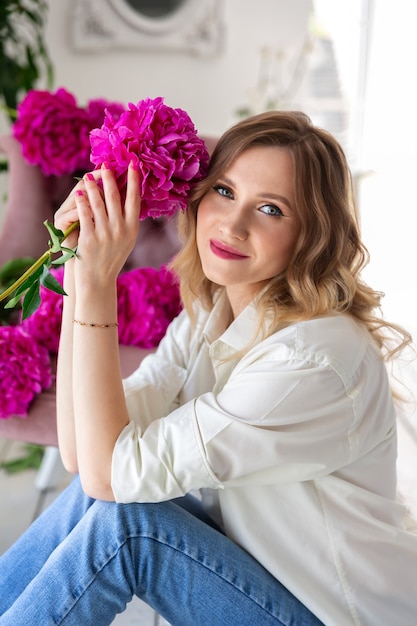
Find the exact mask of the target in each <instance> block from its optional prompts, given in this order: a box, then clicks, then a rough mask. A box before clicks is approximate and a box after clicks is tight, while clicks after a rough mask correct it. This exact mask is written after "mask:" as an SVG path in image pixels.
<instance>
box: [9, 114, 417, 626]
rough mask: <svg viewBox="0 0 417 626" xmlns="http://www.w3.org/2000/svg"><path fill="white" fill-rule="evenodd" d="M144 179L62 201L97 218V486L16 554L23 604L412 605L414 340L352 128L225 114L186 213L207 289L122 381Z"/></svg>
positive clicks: (183, 271) (351, 618)
mask: <svg viewBox="0 0 417 626" xmlns="http://www.w3.org/2000/svg"><path fill="white" fill-rule="evenodd" d="M99 178H101V179H102V185H103V192H101V191H100V187H99V185H98V184H97V179H99ZM137 187H138V172H136V171H135V170H134V169H133V168H130V170H129V180H128V192H127V199H126V202H125V205H124V206H121V201H120V196H119V193H118V190H117V188H116V184H115V181H114V178H113V176H112V173H111V171H109V170H108V169H106V168H103V169H102V171H101V172H98V173H95V174H94V175H93V174H88V175H86V177H85V179H84V181H83V182H81V183H79V184H78V185H77V187H76V188H75V191H74V192H73V193H72V194H71V195H70V197H69V198H68V199H67V201H66V202H64V204H63V205H62V207H61V209H59V211H58V213H57V215H56V226H57V227H58V228H61V229H62V230H64V229H65V228H66V227H67V226H68V225H69V224H70V223H72V222H74V221H75V220H77V219H79V220H80V233H79V237H78V252H79V258H78V259H76V260H72V261H70V262H68V263H67V264H66V271H65V289H66V292H67V293H68V297H67V298H66V299H65V307H64V317H63V326H62V336H61V344H60V354H59V366H58V430H59V440H60V450H61V453H62V457H63V460H64V463H65V465H66V467H67V469H69V470H70V471H72V472H74V473H79V477H80V481H81V485H82V487H81V486H80V483H79V482H78V480H77V479H74V481H73V483H72V484H71V485H70V487H69V488H68V490H67V491H65V492H64V493H63V494H62V495H61V496H60V497H59V498H58V499H57V500H56V501H55V503H54V504H52V506H51V507H50V508H49V509H48V510H47V511H46V512H45V513H44V514H43V516H42V517H41V518H39V520H38V521H37V522H35V524H33V525H32V527H31V528H30V529H29V530H28V531H27V532H26V533H25V535H24V536H23V537H22V538H21V539H20V540H19V541H18V542H17V544H16V545H15V546H14V547H12V548H11V549H10V550H9V552H8V553H6V555H5V556H3V558H2V559H1V560H0V582H1V585H2V587H1V588H2V589H4V590H5V593H3V594H2V598H1V600H0V614H1V613H2V614H3V616H2V617H1V618H0V625H3V624H11V623H13V624H14V625H19V624H28V623H29V624H30V623H33V624H35V623H36V624H38V623H39V624H47V623H54V624H68V625H69V624H100V625H102V624H109V623H111V621H112V619H113V618H114V615H115V614H116V613H117V612H120V611H122V610H123V609H124V607H125V604H126V602H128V601H129V600H130V599H131V597H132V595H134V594H136V595H138V596H139V597H141V598H142V599H143V600H145V601H146V602H148V603H149V604H150V605H152V606H153V607H154V608H156V609H157V610H158V612H160V613H161V614H162V615H164V616H165V617H166V619H167V620H168V621H169V622H170V623H172V624H179V625H181V626H184V625H188V624H190V625H193V626H196V625H198V626H203V625H206V624H207V625H208V624H210V625H211V626H212V625H217V624H219V625H220V624H221V625H222V626H223V625H225V624H230V625H234V624H236V625H239V626H241V625H246V624H247V625H251V626H253V624H257V625H263V624H285V625H287V626H288V625H289V624H296V625H297V626H299V625H307V624H320V623H324V624H327V625H332V626H344V625H353V624H355V625H358V624H360V625H368V626H374V625H375V624H393V623H395V624H396V625H397V626H409V625H410V624H411V623H413V620H414V618H415V615H416V612H417V538H416V537H415V536H413V535H412V534H410V533H408V532H407V531H406V530H405V528H404V526H403V516H404V509H403V507H402V506H400V505H399V504H398V503H397V502H396V478H395V457H396V437H395V412H394V406H393V401H392V396H391V391H390V387H389V382H388V378H387V374H386V368H385V364H384V358H388V357H390V356H393V354H394V353H395V352H396V351H398V350H400V349H401V348H402V347H405V345H407V343H409V341H410V338H409V336H408V335H407V333H405V332H404V331H402V330H401V329H399V328H397V327H394V326H390V325H389V324H388V323H386V322H384V321H383V320H382V319H381V318H380V317H379V316H378V315H377V313H376V311H377V309H378V307H379V304H380V294H378V293H377V292H375V291H373V290H372V289H371V288H370V287H368V286H367V285H365V284H364V283H363V282H362V281H361V278H360V271H361V269H362V267H363V266H364V263H365V261H366V251H365V249H364V247H363V245H362V243H361V240H360V235H359V229H358V224H357V218H356V215H355V210H354V205H353V198H352V193H351V181H350V174H349V169H348V167H347V164H346V160H345V157H344V155H343V152H342V150H341V148H340V147H339V145H338V144H337V142H336V141H335V140H334V139H333V138H332V137H331V136H330V135H329V134H328V133H327V132H325V131H323V130H320V129H318V128H316V127H314V126H313V125H312V124H311V122H310V120H309V119H308V118H307V117H306V116H305V115H303V114H301V113H289V112H272V113H265V114H262V115H259V116H256V117H254V118H250V119H248V120H245V121H242V122H240V123H239V124H237V125H236V126H234V127H232V128H231V129H229V130H228V131H227V132H226V133H225V134H224V135H223V137H222V138H221V139H220V141H219V143H218V145H217V147H216V149H215V152H214V153H213V156H212V160H211V164H210V171H209V174H208V176H207V178H206V179H205V180H204V181H202V182H201V183H199V185H198V186H196V188H195V189H194V192H193V197H192V198H191V201H190V203H189V207H188V209H187V211H186V212H185V213H184V214H183V215H181V216H180V227H181V228H180V230H181V234H182V237H183V239H184V245H183V248H182V250H181V252H180V253H179V254H178V255H177V257H176V259H175V262H174V264H173V265H174V269H175V270H176V271H177V273H178V275H179V277H180V280H181V290H182V297H183V302H184V307H185V308H184V311H183V312H182V313H181V314H180V316H179V317H178V318H177V319H176V320H174V322H173V323H172V324H171V326H170V328H169V329H168V332H167V335H166V337H165V338H164V339H163V341H162V342H161V344H160V346H159V348H158V350H157V352H156V353H155V354H153V355H150V356H148V357H147V358H146V359H145V360H144V361H143V363H142V364H141V366H140V368H139V369H138V370H137V371H136V372H135V373H134V374H133V375H132V376H131V377H130V378H129V379H128V380H126V381H124V383H122V381H121V376H120V372H119V370H118V366H117V363H118V342H117V328H116V326H117V322H116V304H117V303H116V288H115V285H116V277H117V275H118V273H119V271H120V270H121V268H122V267H123V264H124V262H125V260H126V258H127V256H128V255H129V253H130V251H131V249H132V247H133V245H134V242H135V238H136V235H137V230H138V226H139V222H138V215H139V211H140V200H139V198H138V196H137V191H136V190H137ZM69 243H70V245H75V243H76V237H75V236H74V239H73V241H71V242H69ZM393 342H394V343H395V345H394V343H393ZM196 490H200V493H201V501H200V500H199V499H198V498H196V497H194V495H195V493H196ZM115 502H117V503H125V504H115ZM48 557H49V558H48ZM47 559H48V560H47ZM27 585H28V586H27ZM26 586H27V587H26Z"/></svg>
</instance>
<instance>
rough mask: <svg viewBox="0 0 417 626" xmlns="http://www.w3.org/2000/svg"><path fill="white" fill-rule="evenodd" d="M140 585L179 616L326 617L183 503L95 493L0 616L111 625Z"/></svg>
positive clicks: (303, 625) (211, 624)
mask: <svg viewBox="0 0 417 626" xmlns="http://www.w3.org/2000/svg"><path fill="white" fill-rule="evenodd" d="M134 594H136V595H137V596H139V597H140V598H142V599H143V600H144V601H145V602H147V603H148V604H149V605H151V606H152V607H153V608H155V609H156V610H157V611H158V612H159V613H160V614H162V615H163V616H164V617H165V618H166V619H167V620H168V621H169V622H170V623H171V624H173V625H174V626H175V625H178V626H188V625H189V626H195V624H198V625H199V626H220V625H221V626H224V625H225V624H228V625H231V626H233V625H234V624H236V625H237V624H238V625H239V626H245V625H246V626H253V624H257V626H264V625H265V626H266V625H269V624H271V625H272V624H276V625H285V626H290V625H295V624H296V625H297V626H313V625H314V626H317V625H318V624H320V622H319V621H318V620H317V619H316V618H315V617H314V616H312V615H311V614H310V613H309V611H308V610H307V609H305V607H303V606H302V605H301V604H300V603H299V602H298V600H296V599H295V598H294V597H293V596H292V595H291V594H290V593H289V592H288V591H287V590H286V589H285V588H283V587H282V586H281V585H280V584H279V583H278V582H277V581H276V580H275V579H274V578H273V577H272V576H271V575H270V574H269V573H268V572H266V571H265V570H264V569H263V568H262V567H261V566H260V565H259V564H258V563H257V562H256V561H255V560H254V559H253V558H252V557H250V556H249V555H248V554H246V552H244V551H243V550H241V549H240V548H239V547H238V546H236V545H235V544H234V543H233V542H231V541H230V540H229V539H227V538H226V537H225V536H224V535H222V534H221V533H220V532H218V531H217V530H216V529H214V528H211V527H210V526H208V525H207V524H205V523H204V522H203V521H201V520H200V519H198V518H196V517H195V516H194V515H192V514H191V513H189V512H188V511H186V510H184V509H183V508H182V507H181V506H179V505H178V504H177V503H175V502H165V503H158V504H125V505H120V504H114V503H108V502H99V501H96V502H95V503H94V504H93V505H92V506H91V507H90V508H89V509H88V511H87V512H86V513H85V515H84V516H83V518H82V519H81V520H80V522H79V523H78V524H77V526H76V527H75V528H74V530H73V531H72V532H71V533H70V535H69V536H68V537H67V539H65V540H64V541H63V543H62V544H61V545H60V546H59V547H58V548H57V549H56V550H55V551H54V553H53V554H52V555H51V557H50V559H49V560H48V561H47V563H46V564H45V566H44V567H43V568H42V570H41V571H40V572H39V574H38V576H36V578H35V579H34V580H33V581H32V583H31V584H30V585H29V586H28V588H27V589H26V591H25V592H24V593H23V594H22V595H21V596H20V597H19V598H18V600H17V601H16V602H15V604H14V605H13V606H12V607H11V608H10V610H9V611H8V612H7V613H6V614H5V615H4V616H3V617H2V618H0V626H3V624H4V625H6V624H11V623H12V624H14V626H23V624H25V625H26V624H35V623H36V624H42V625H45V626H47V625H48V624H63V625H65V626H78V625H79V624H83V626H88V625H90V624H91V625H92V626H94V625H96V624H100V626H105V625H106V624H110V623H111V622H112V620H113V619H114V616H115V615H116V614H117V613H119V612H121V611H123V610H124V609H125V607H126V603H127V602H129V601H130V600H131V598H132V596H133V595H134Z"/></svg>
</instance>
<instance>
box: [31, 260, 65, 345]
mask: <svg viewBox="0 0 417 626" xmlns="http://www.w3.org/2000/svg"><path fill="white" fill-rule="evenodd" d="M50 272H51V274H52V275H53V276H54V277H55V278H56V279H57V281H58V282H59V284H60V285H61V286H62V283H63V280H64V269H63V267H60V268H58V269H51V270H50ZM62 307H63V296H61V295H60V294H58V293H55V291H51V290H50V289H46V288H45V287H41V304H40V306H39V307H38V309H37V310H36V311H35V312H34V313H32V315H30V316H29V317H27V318H26V319H25V320H23V322H22V327H23V328H24V330H25V331H26V332H27V333H29V335H31V336H32V337H33V338H34V339H36V341H37V342H38V343H40V344H41V345H42V346H44V347H45V348H46V349H47V350H49V352H55V353H56V352H58V345H59V335H60V332H61V321H62Z"/></svg>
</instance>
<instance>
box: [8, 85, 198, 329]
mask: <svg viewBox="0 0 417 626" xmlns="http://www.w3.org/2000/svg"><path fill="white" fill-rule="evenodd" d="M102 115H104V120H103V121H102V124H101V127H100V128H93V127H92V125H93V124H95V123H98V122H99V120H100V118H101V117H102ZM13 132H14V135H15V137H16V138H17V139H19V141H20V142H21V144H22V151H23V154H24V156H25V158H26V159H27V160H28V161H29V162H30V163H33V164H37V165H39V166H40V167H41V168H42V169H43V171H44V172H45V173H47V174H50V175H52V174H55V175H58V174H62V173H64V172H65V173H68V172H74V171H76V170H77V169H81V170H82V169H84V170H85V169H91V167H90V168H89V167H88V166H89V164H91V163H92V164H93V165H94V166H96V168H99V167H100V166H101V164H102V163H107V164H108V165H109V166H110V167H111V168H112V169H113V171H114V173H115V175H116V179H117V182H118V186H119V190H120V192H121V193H122V194H124V193H125V189H126V181H127V168H128V166H129V163H131V162H134V163H135V165H136V167H137V169H138V170H139V171H140V172H141V182H140V185H141V187H140V193H141V197H142V211H141V219H144V218H145V217H153V218H156V217H160V216H163V215H164V216H168V217H170V216H172V215H174V214H175V213H176V212H178V211H180V210H185V209H186V206H187V202H188V197H189V193H190V191H191V189H192V186H193V185H194V184H195V183H196V182H197V181H199V180H201V179H202V178H203V177H204V176H205V175H206V173H207V170H208V163H209V154H208V151H207V149H206V146H205V144H204V142H203V140H202V139H200V138H199V137H198V134H197V131H196V129H195V126H194V124H193V122H192V121H191V119H190V117H189V116H188V114H187V113H186V112H185V111H183V110H182V109H178V108H176V109H174V108H171V107H169V106H167V105H166V104H165V103H164V100H163V98H155V99H153V100H152V99H149V98H147V99H145V100H141V101H140V102H138V103H137V104H136V105H135V104H132V103H131V104H129V105H128V107H127V109H124V108H123V109H122V108H121V105H119V104H118V103H107V102H106V101H105V100H92V101H90V102H89V104H88V106H87V107H86V108H85V109H82V108H80V107H78V106H77V104H76V101H75V98H74V96H72V94H70V93H69V92H67V91H66V90H64V89H58V91H57V92H56V93H55V94H49V92H43V91H32V92H29V93H28V94H27V96H26V98H25V99H24V100H23V101H22V102H21V104H20V105H19V107H18V116H17V119H16V122H15V124H14V129H13ZM86 138H88V141H89V144H90V147H89V153H88V155H87V153H86V142H87V139H86ZM45 226H46V228H47V229H48V231H49V234H50V241H49V249H48V250H47V251H46V252H45V253H44V254H43V255H42V256H41V257H40V258H39V259H38V260H37V261H36V262H35V263H34V264H33V265H32V266H31V267H30V268H29V269H28V270H27V271H26V272H25V273H24V274H23V276H21V277H20V278H19V279H18V280H17V281H16V282H15V283H14V284H13V285H11V287H9V288H8V289H7V290H5V291H4V292H3V293H1V294H0V301H1V300H4V299H6V298H9V297H10V296H11V295H12V294H14V297H11V298H10V300H9V301H8V302H7V304H6V307H8V308H13V307H15V306H16V305H17V304H18V303H19V302H20V301H21V300H22V299H23V305H22V311H23V319H25V318H27V317H29V316H30V315H32V313H34V311H36V310H37V308H38V307H39V305H40V302H41V297H40V290H41V287H46V288H47V289H51V290H52V291H55V292H56V293H59V294H63V290H62V286H61V285H60V284H59V282H58V281H57V280H56V278H55V277H54V276H53V274H51V272H50V271H49V270H50V268H51V266H52V265H59V264H63V263H65V261H66V260H67V259H68V258H70V257H71V256H74V255H75V254H76V250H70V249H68V248H66V247H65V246H64V245H63V242H64V241H65V239H66V238H67V237H68V235H69V234H70V232H72V231H73V230H75V229H76V228H78V223H75V224H72V225H71V226H70V228H69V229H67V231H66V232H65V233H64V232H62V231H60V230H57V229H55V227H54V226H53V225H52V224H50V223H49V222H45ZM55 254H60V256H59V257H54V258H53V255H55Z"/></svg>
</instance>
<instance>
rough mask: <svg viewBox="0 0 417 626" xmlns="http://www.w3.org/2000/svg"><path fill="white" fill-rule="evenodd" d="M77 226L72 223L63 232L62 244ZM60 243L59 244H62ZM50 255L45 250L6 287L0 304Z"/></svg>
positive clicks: (77, 223) (0, 294)
mask: <svg viewBox="0 0 417 626" xmlns="http://www.w3.org/2000/svg"><path fill="white" fill-rule="evenodd" d="M78 226H79V222H74V223H73V224H71V226H69V227H68V228H67V230H66V231H65V232H64V236H63V238H62V242H64V241H65V239H66V238H67V237H68V235H70V234H71V233H72V232H73V231H74V230H75V229H76V228H78ZM62 242H61V243H62ZM51 254H52V250H47V251H46V252H44V253H43V254H42V256H40V257H39V259H37V260H36V261H35V262H34V263H33V264H32V265H31V266H30V267H29V268H28V269H27V270H26V272H24V274H22V276H20V278H18V279H17V280H16V281H15V282H14V283H13V285H10V287H8V288H7V289H5V290H4V291H2V292H1V293H0V302H1V301H2V300H5V299H6V298H8V297H9V296H11V295H12V294H13V293H14V292H15V291H16V290H17V289H19V287H20V285H23V283H24V282H25V280H26V279H27V278H28V277H29V276H32V274H34V273H35V272H36V270H37V269H39V268H40V267H42V265H43V264H44V263H45V262H46V261H47V260H48V259H49V258H50V256H51Z"/></svg>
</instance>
